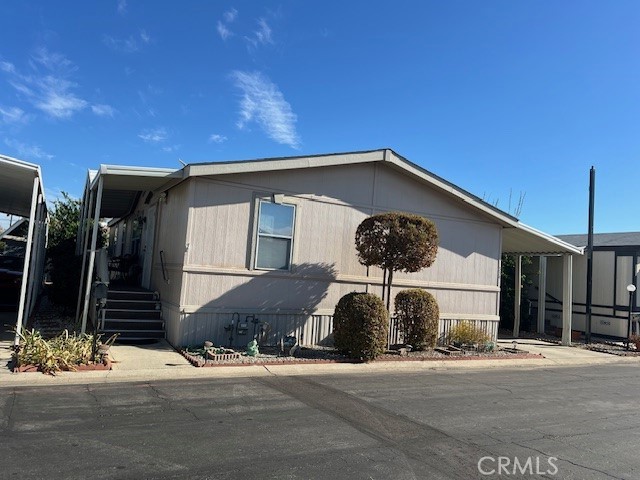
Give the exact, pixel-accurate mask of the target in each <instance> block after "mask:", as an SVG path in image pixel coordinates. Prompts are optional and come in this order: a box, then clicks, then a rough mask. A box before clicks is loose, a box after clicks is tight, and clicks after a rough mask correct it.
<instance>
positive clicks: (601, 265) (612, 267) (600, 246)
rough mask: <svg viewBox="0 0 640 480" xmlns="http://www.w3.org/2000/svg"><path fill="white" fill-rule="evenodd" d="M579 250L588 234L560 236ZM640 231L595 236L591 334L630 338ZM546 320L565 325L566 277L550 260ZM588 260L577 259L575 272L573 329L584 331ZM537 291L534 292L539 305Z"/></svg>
mask: <svg viewBox="0 0 640 480" xmlns="http://www.w3.org/2000/svg"><path fill="white" fill-rule="evenodd" d="M558 238H560V239H562V240H564V241H565V242H568V243H571V244H572V245H575V246H576V247H580V248H585V247H586V246H587V235H586V234H585V235H560V236H558ZM639 271H640V232H625V233H597V234H595V235H594V236H593V281H592V282H593V283H592V285H593V290H592V292H593V296H592V309H591V332H592V333H593V334H597V335H604V336H610V337H621V338H626V336H627V328H628V319H629V292H628V291H627V286H628V285H634V286H636V287H638V286H639V285H638V273H639ZM546 276H547V281H546V297H547V298H546V307H547V308H546V312H547V314H546V320H547V324H548V325H549V326H552V327H559V326H561V323H562V322H561V319H560V317H561V315H560V312H561V310H562V301H561V300H560V298H561V297H562V293H561V291H562V274H561V271H560V268H559V262H557V261H554V260H550V261H548V262H547V270H546ZM586 292H587V257H586V255H585V256H581V257H578V258H576V260H575V262H574V269H573V303H572V305H573V306H572V310H573V319H574V322H573V329H574V330H577V331H580V332H584V331H585V327H586V323H585V318H586V314H585V312H586ZM537 297H538V294H537V291H535V292H534V293H533V300H534V306H535V305H537ZM632 311H633V312H634V313H635V312H637V311H640V296H639V295H637V294H634V298H633V299H632Z"/></svg>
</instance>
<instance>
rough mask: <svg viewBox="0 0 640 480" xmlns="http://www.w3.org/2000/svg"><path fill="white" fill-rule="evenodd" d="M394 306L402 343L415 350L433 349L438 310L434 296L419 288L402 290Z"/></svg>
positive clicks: (438, 320)
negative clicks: (401, 334)
mask: <svg viewBox="0 0 640 480" xmlns="http://www.w3.org/2000/svg"><path fill="white" fill-rule="evenodd" d="M394 305H395V310H396V317H397V319H398V323H399V326H400V329H401V331H402V333H403V339H404V343H405V344H410V345H411V346H412V347H413V348H414V349H415V350H424V349H426V348H433V347H435V346H436V342H437V340H438V323H439V322H440V310H439V309H438V302H436V299H435V298H434V296H433V295H431V294H430V293H429V292H427V291H426V290H422V289H420V288H412V289H409V290H402V291H401V292H399V293H398V294H397V295H396V299H395V302H394Z"/></svg>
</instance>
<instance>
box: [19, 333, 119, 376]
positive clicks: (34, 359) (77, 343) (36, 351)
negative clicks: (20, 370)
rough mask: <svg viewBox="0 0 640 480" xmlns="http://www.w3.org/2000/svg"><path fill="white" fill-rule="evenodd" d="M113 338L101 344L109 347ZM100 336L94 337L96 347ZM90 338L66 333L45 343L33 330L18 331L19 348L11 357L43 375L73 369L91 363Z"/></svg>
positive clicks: (114, 337) (91, 346)
mask: <svg viewBox="0 0 640 480" xmlns="http://www.w3.org/2000/svg"><path fill="white" fill-rule="evenodd" d="M116 336H117V335H114V336H112V337H111V338H110V339H109V340H107V341H106V342H104V344H105V345H111V344H112V343H113V342H114V341H115V339H116ZM100 337H101V335H99V336H98V337H96V343H97V344H98V345H100V344H101V343H103V342H101V341H100ZM92 351H93V336H92V335H88V334H77V333H75V332H74V333H72V334H69V332H68V331H67V330H65V331H64V332H63V333H61V334H60V335H58V336H57V337H55V338H52V339H50V340H45V339H44V338H43V337H42V335H41V334H40V332H38V331H37V330H23V331H22V332H20V347H19V349H18V350H17V352H14V353H13V355H14V357H15V358H16V360H17V363H18V365H35V366H37V367H38V369H39V370H40V371H42V372H43V373H49V374H52V375H53V374H55V373H56V372H59V371H61V370H75V369H76V367H77V366H78V365H88V364H89V363H91V359H92Z"/></svg>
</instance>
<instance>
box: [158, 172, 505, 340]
mask: <svg viewBox="0 0 640 480" xmlns="http://www.w3.org/2000/svg"><path fill="white" fill-rule="evenodd" d="M185 185H188V189H187V188H185ZM177 188H179V189H181V192H178V193H177V194H174V191H175V190H177V189H176V188H174V189H172V190H170V192H169V195H170V196H171V197H172V198H171V201H170V202H168V204H167V205H166V206H163V207H162V210H161V212H160V215H161V218H159V223H160V225H159V229H164V230H162V231H160V230H159V233H158V237H159V243H160V244H159V245H158V247H157V250H161V249H163V246H162V244H163V242H164V244H165V246H164V249H165V252H166V251H167V250H169V249H173V251H174V254H175V250H177V249H178V247H179V245H181V244H188V250H187V251H186V254H185V255H184V257H183V258H184V260H185V261H184V265H180V263H179V262H180V259H179V258H178V257H171V259H172V261H171V268H175V269H176V270H175V272H174V271H172V273H171V275H172V280H171V281H172V285H171V287H170V288H167V286H166V285H165V286H163V287H160V288H163V289H164V291H165V292H166V293H164V292H163V291H162V290H161V298H163V299H168V300H169V301H171V302H175V300H176V297H175V295H174V293H175V292H174V289H175V288H176V287H177V286H178V284H179V283H180V282H181V283H182V285H181V290H182V297H181V298H180V301H179V302H176V303H179V305H180V308H181V311H182V313H181V317H180V320H179V326H178V327H176V328H175V334H171V336H170V338H173V339H175V341H177V342H178V343H180V342H182V343H184V342H186V341H187V340H188V342H189V343H191V342H194V341H196V340H197V339H200V340H204V339H206V338H205V337H206V335H214V336H215V338H218V337H219V332H218V330H219V329H220V328H222V326H223V325H225V324H228V323H229V322H230V320H231V315H232V314H233V312H234V311H242V312H243V314H248V313H255V314H257V315H259V316H263V317H264V316H265V315H275V316H281V317H282V318H281V319H279V320H277V321H276V320H274V321H276V323H278V322H288V321H290V319H291V318H293V317H291V315H293V316H296V315H297V317H295V318H296V319H297V320H296V322H298V323H296V325H298V326H299V328H316V327H318V326H317V325H316V326H315V327H314V325H315V324H314V323H313V322H315V321H316V320H313V319H312V318H313V317H314V315H320V316H323V317H324V316H326V315H331V314H332V312H333V308H334V307H335V305H336V303H337V302H338V300H339V299H340V298H341V297H342V296H343V295H345V294H346V293H349V292H351V291H370V292H373V293H376V294H379V293H380V291H381V282H382V274H381V272H380V271H379V270H378V269H376V268H370V269H367V268H366V267H364V266H363V265H361V264H360V263H359V261H358V258H357V254H356V249H355V244H354V240H355V231H356V228H357V226H358V224H359V223H360V222H361V221H362V220H363V219H364V218H366V217H367V216H369V215H371V214H373V213H379V212H384V211H390V210H404V211H409V212H412V213H418V214H421V215H423V216H426V217H428V218H431V219H432V220H433V221H435V223H436V225H437V227H438V230H439V234H440V248H439V252H438V257H437V260H436V262H435V264H434V265H433V266H432V267H431V268H429V269H425V270H423V271H421V272H418V273H410V274H404V273H399V272H398V273H397V274H396V276H395V278H394V292H393V295H395V293H397V292H398V291H399V290H401V289H403V288H412V287H420V288H426V289H427V290H429V291H430V292H432V293H433V294H434V295H435V296H436V299H437V300H438V303H439V305H440V311H441V317H442V318H448V319H463V318H469V319H476V320H479V321H489V322H496V321H497V320H498V312H497V305H498V296H499V287H498V283H497V282H498V274H497V272H498V268H499V259H500V241H501V227H500V226H499V225H498V224H496V223H493V222H491V221H489V219H488V218H487V217H485V216H484V215H482V214H477V213H475V211H473V210H471V209H470V208H469V207H467V206H466V205H464V204H463V203H461V202H459V201H458V200H450V199H449V198H448V197H446V196H445V195H443V194H441V193H439V192H436V191H435V190H433V189H431V188H429V187H427V186H425V185H423V184H421V183H418V182H417V181H415V180H413V179H411V178H409V177H407V176H406V175H403V174H401V173H399V172H397V171H396V170H395V169H393V168H391V167H387V166H383V165H376V164H362V165H348V166H340V167H321V168H307V169H302V170H291V171H281V172H266V173H249V174H233V175H224V176H219V177H198V178H191V179H189V180H187V181H186V182H184V183H182V184H181V185H180V186H179V187H177ZM187 190H188V192H189V193H188V194H187V193H186V191H187ZM274 194H282V195H284V202H285V203H288V204H289V203H290V204H294V205H295V206H296V223H295V235H294V240H293V262H292V269H291V271H259V270H255V269H253V268H251V259H252V258H253V255H254V249H255V231H254V229H255V221H256V219H255V215H257V210H256V206H257V202H258V199H260V198H271V196H272V195H274ZM178 200H179V201H178ZM183 201H186V202H187V205H188V211H189V219H188V225H185V224H184V221H185V219H184V215H180V212H178V211H177V209H178V207H179V205H181V204H182V202H183ZM172 202H173V203H172ZM182 205H183V206H182V208H183V210H182V213H183V214H184V212H186V211H187V207H186V206H185V205H184V204H182ZM174 209H175V210H174ZM182 228H186V231H187V235H186V239H185V238H182V236H181V235H180V234H179V233H178V232H180V231H181V229H182ZM164 235H166V238H163V236H164ZM178 270H181V271H182V273H183V274H182V277H181V279H180V280H176V281H175V283H174V279H173V278H174V277H173V276H176V277H177V276H178V274H179V272H178ZM158 275H159V271H158V268H156V269H155V270H154V279H155V284H156V285H160V284H161V283H162V282H159V281H158V280H157V279H158ZM160 278H161V277H160ZM156 288H159V287H156ZM166 295H171V296H170V297H169V298H167V297H166ZM247 312H248V313H247ZM287 319H289V320H287ZM300 322H302V323H300ZM309 322H311V323H309ZM201 323H202V324H201ZM294 323H295V322H294ZM221 325H222V326H221ZM172 328H173V327H172ZM296 328H298V327H296ZM318 328H319V327H318ZM323 328H324V327H323ZM211 329H213V330H211ZM170 330H171V329H170ZM210 330H211V332H210ZM172 331H173V330H172ZM203 332H206V333H203ZM203 335H204V336H203ZM178 339H182V340H180V341H178ZM200 340H198V341H200ZM196 343H197V342H196Z"/></svg>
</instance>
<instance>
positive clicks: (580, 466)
mask: <svg viewBox="0 0 640 480" xmlns="http://www.w3.org/2000/svg"><path fill="white" fill-rule="evenodd" d="M511 443H512V444H514V445H517V446H519V447H522V448H526V449H528V450H533V451H534V452H536V453H539V454H541V455H544V456H545V457H547V458H550V457H553V458H557V459H558V460H560V461H561V462H566V463H568V464H570V465H573V466H574V467H578V468H583V469H585V470H589V471H591V472H595V473H600V474H603V475H606V476H607V478H613V479H615V480H624V478H623V477H616V476H615V475H611V474H610V473H608V472H605V471H604V470H599V469H597V468H592V467H587V466H586V465H582V464H580V463H576V462H574V461H573V460H569V459H568V458H562V457H557V456H555V455H549V454H548V453H547V452H544V451H542V450H539V449H537V448H535V447H531V446H529V445H524V444H521V443H518V442H514V441H513V440H512V441H511ZM558 469H559V467H558Z"/></svg>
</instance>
